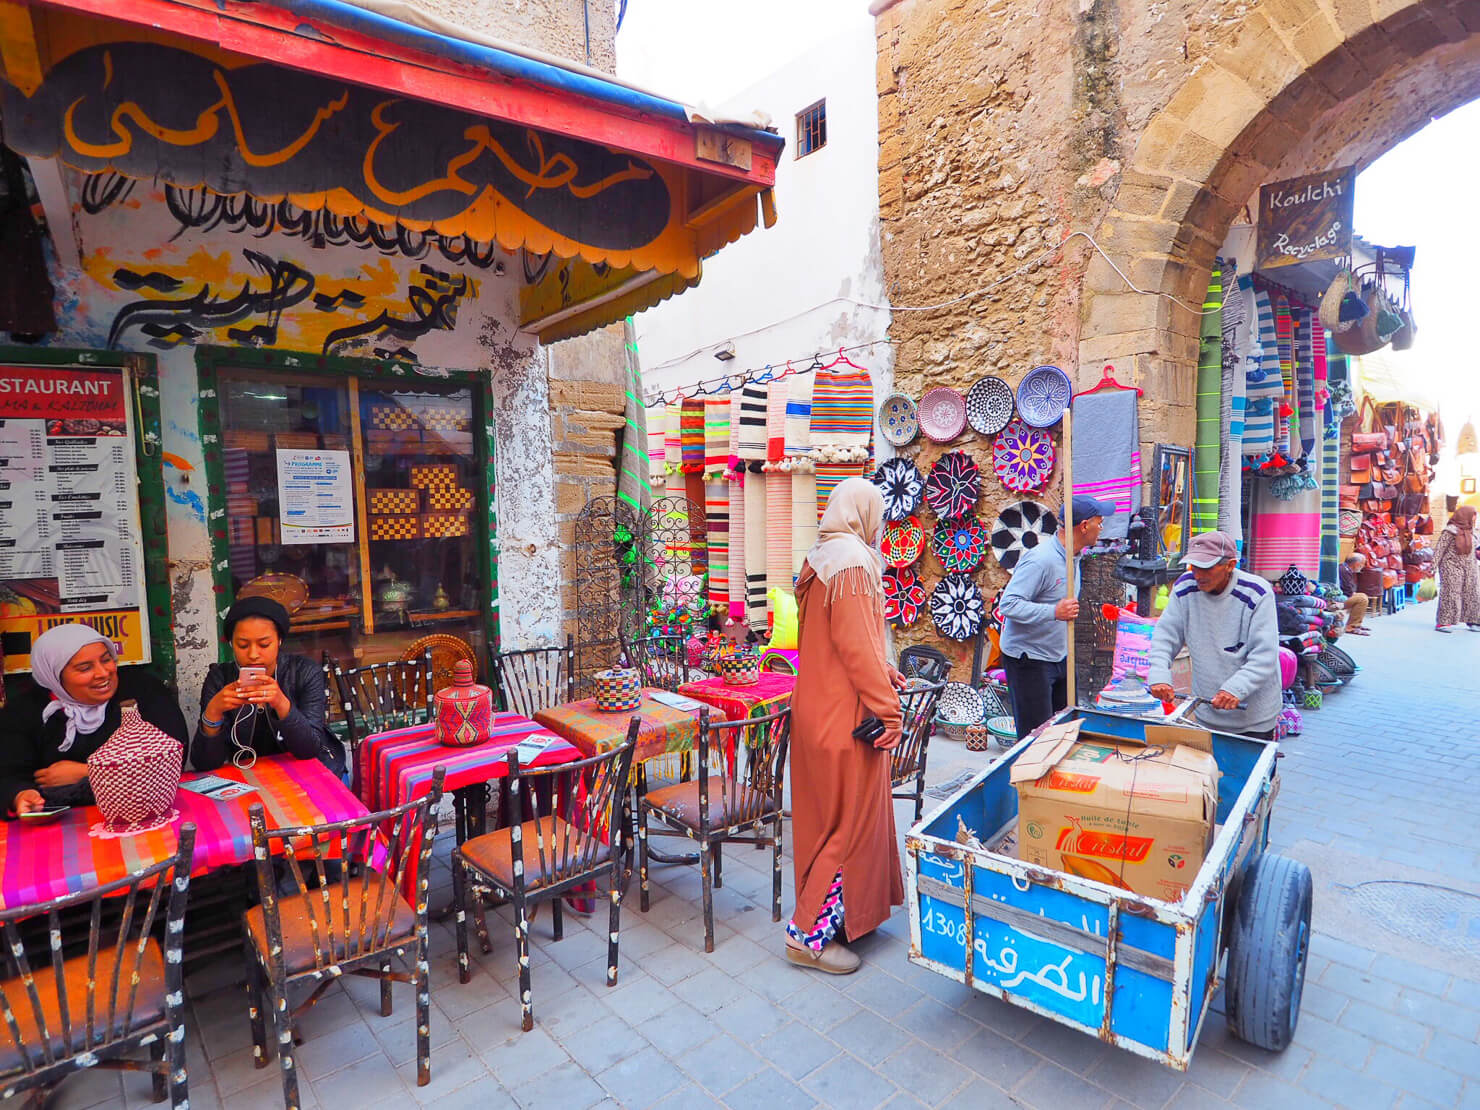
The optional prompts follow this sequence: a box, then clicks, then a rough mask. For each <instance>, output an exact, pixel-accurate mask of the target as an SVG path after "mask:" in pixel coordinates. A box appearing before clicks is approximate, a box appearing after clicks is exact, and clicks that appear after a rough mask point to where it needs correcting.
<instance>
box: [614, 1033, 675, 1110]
mask: <svg viewBox="0 0 1480 1110" xmlns="http://www.w3.org/2000/svg"><path fill="white" fill-rule="evenodd" d="M596 1081H597V1082H598V1083H600V1084H601V1085H602V1086H603V1087H605V1088H606V1089H607V1090H608V1091H610V1092H611V1094H612V1096H613V1097H614V1098H615V1099H617V1101H618V1102H619V1103H621V1105H623V1106H626V1107H631V1108H632V1110H640V1108H645V1107H648V1106H651V1105H653V1103H655V1102H658V1101H660V1100H661V1099H663V1098H665V1097H666V1096H667V1095H669V1094H671V1093H672V1092H674V1091H676V1090H678V1089H679V1088H680V1087H682V1086H684V1084H685V1083H687V1082H688V1079H687V1078H686V1077H685V1076H684V1074H683V1073H682V1072H680V1071H679V1070H678V1068H676V1067H675V1066H674V1065H673V1063H672V1062H671V1061H670V1060H669V1059H668V1058H667V1057H665V1056H664V1055H663V1054H662V1053H661V1052H659V1051H658V1050H657V1049H656V1048H644V1049H642V1050H640V1051H638V1052H634V1053H632V1054H631V1055H629V1056H626V1057H624V1058H623V1059H621V1060H620V1061H618V1062H617V1063H616V1064H613V1065H612V1066H611V1067H609V1068H607V1069H606V1070H605V1071H604V1072H601V1073H600V1074H599V1075H597V1077H596Z"/></svg>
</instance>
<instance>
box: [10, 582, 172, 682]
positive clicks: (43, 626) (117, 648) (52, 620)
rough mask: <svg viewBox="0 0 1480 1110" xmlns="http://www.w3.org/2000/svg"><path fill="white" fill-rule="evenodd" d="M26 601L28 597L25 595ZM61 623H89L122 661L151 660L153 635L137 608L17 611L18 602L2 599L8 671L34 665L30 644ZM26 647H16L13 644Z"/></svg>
mask: <svg viewBox="0 0 1480 1110" xmlns="http://www.w3.org/2000/svg"><path fill="white" fill-rule="evenodd" d="M22 600H23V601H24V599H22ZM59 624H85V625H87V626H88V627H89V628H93V629H96V630H97V631H98V632H99V633H100V634H101V635H103V636H106V637H107V638H108V639H110V640H112V641H113V651H114V654H116V655H117V656H118V662H119V664H120V665H127V664H130V663H147V662H148V661H149V637H148V635H147V633H146V630H145V628H144V622H143V621H142V620H141V619H140V618H139V611H138V610H137V609H115V610H111V611H107V612H95V613H32V614H27V613H25V612H21V611H17V606H16V604H15V603H14V602H11V603H0V643H4V644H5V672H6V674H15V673H16V672H18V671H29V670H30V669H31V648H30V645H31V644H32V643H33V642H34V641H35V639H36V637H37V636H39V635H41V634H42V633H43V632H45V631H46V630H47V629H49V628H55V627H56V626H57V625H59ZM17 643H23V644H24V645H25V648H24V649H23V650H20V651H12V647H11V645H12V644H17Z"/></svg>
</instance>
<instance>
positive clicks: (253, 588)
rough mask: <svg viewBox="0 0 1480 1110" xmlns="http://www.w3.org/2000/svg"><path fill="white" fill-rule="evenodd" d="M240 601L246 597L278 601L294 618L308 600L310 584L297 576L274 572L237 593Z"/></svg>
mask: <svg viewBox="0 0 1480 1110" xmlns="http://www.w3.org/2000/svg"><path fill="white" fill-rule="evenodd" d="M236 596H237V598H238V599H241V598H244V597H266V598H270V599H272V600H273V601H276V602H277V603H278V604H279V605H281V606H282V607H283V608H284V609H286V610H287V611H288V615H289V616H292V615H293V614H294V613H296V612H298V610H299V609H302V608H303V603H304V602H305V601H307V600H308V583H307V582H305V581H304V580H303V579H301V578H299V577H298V576H297V575H296V574H283V573H280V572H274V573H272V574H263V575H260V576H258V577H256V578H254V579H252V580H251V581H250V582H248V583H247V584H246V585H244V586H243V587H242V588H241V589H239V590H237V591H236Z"/></svg>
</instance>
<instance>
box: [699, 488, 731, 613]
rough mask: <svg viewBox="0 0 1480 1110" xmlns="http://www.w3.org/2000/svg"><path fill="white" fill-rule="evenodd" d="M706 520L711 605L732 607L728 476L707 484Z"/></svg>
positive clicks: (721, 610)
mask: <svg viewBox="0 0 1480 1110" xmlns="http://www.w3.org/2000/svg"><path fill="white" fill-rule="evenodd" d="M704 523H705V528H706V531H707V532H708V536H709V605H710V608H713V609H718V610H719V611H720V612H729V609H730V482H729V479H727V478H725V477H724V475H720V477H718V478H715V479H712V480H710V481H708V482H705V483H704Z"/></svg>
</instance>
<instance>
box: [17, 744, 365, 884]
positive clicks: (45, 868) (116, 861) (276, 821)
mask: <svg viewBox="0 0 1480 1110" xmlns="http://www.w3.org/2000/svg"><path fill="white" fill-rule="evenodd" d="M211 774H213V775H216V776H217V777H219V778H223V779H234V780H236V781H237V782H245V783H248V784H249V785H251V786H254V787H256V792H254V793H251V794H243V795H241V796H240V797H237V798H230V799H227V800H225V801H216V800H214V799H212V798H206V797H202V796H201V795H199V794H195V793H192V792H191V791H189V790H181V791H180V792H179V794H177V795H176V797H175V808H176V809H177V810H178V811H179V814H180V815H179V818H178V819H177V820H176V821H175V822H174V823H173V824H172V825H167V826H165V827H164V828H162V829H156V830H155V831H153V832H147V833H139V834H137V835H135V836H126V837H117V838H109V839H104V838H101V837H95V836H92V835H90V834H89V831H88V830H89V829H91V828H92V826H93V825H95V824H97V823H98V822H100V821H101V820H102V819H103V815H102V813H101V812H100V811H99V810H98V809H97V807H96V806H85V807H79V808H76V809H72V810H69V811H68V812H66V813H64V814H62V816H61V817H59V818H58V819H57V820H56V821H54V822H51V823H49V824H45V825H27V824H23V823H22V822H20V821H3V822H0V909H13V908H14V907H16V906H21V905H26V904H29V903H33V902H47V901H51V900H52V899H54V898H61V897H64V896H66V895H68V894H76V893H78V892H79V891H81V890H85V889H87V888H89V887H93V886H98V885H101V884H103V883H109V882H112V881H114V880H115V879H121V878H123V877H124V876H125V875H130V874H133V873H134V872H136V871H141V870H143V869H144V868H146V867H149V866H151V865H153V864H155V863H158V862H160V861H161V860H165V859H168V858H169V857H171V856H173V855H174V854H175V850H176V847H177V845H178V841H177V840H176V831H177V830H178V829H179V827H180V825H181V824H183V823H185V822H187V821H189V822H191V823H193V824H194V825H195V829H196V832H195V857H194V862H193V866H192V868H191V874H192V875H204V874H206V873H207V872H209V871H216V870H219V869H221V868H223V867H234V866H236V865H238V864H243V863H247V862H248V861H250V860H251V858H252V829H251V826H250V825H249V823H248V821H247V811H248V809H249V808H250V807H251V806H252V805H253V803H255V802H261V803H262V805H263V808H264V809H266V811H267V824H268V827H269V828H288V827H291V826H295V825H320V824H328V823H330V822H334V821H347V820H350V819H352V818H355V817H363V816H365V814H367V813H368V812H369V811H368V810H367V809H366V808H365V806H364V804H363V803H362V802H361V801H360V799H358V798H356V797H355V796H354V794H353V793H351V792H350V790H349V788H348V787H346V786H345V785H344V784H343V783H342V782H340V781H339V779H338V778H337V777H336V776H335V774H334V772H333V771H331V770H329V768H327V767H325V766H324V765H323V764H322V763H320V762H319V761H318V760H317V759H294V758H293V757H292V756H286V755H282V756H263V757H261V758H259V759H258V760H257V763H256V765H255V766H253V767H252V768H251V769H249V770H245V771H243V770H238V769H237V768H235V767H232V766H230V765H227V766H225V767H221V768H218V769H217V770H215V771H213V772H211ZM200 777H201V776H200V775H198V774H187V775H185V776H184V779H185V781H187V782H188V781H190V780H191V779H196V778H200Z"/></svg>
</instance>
